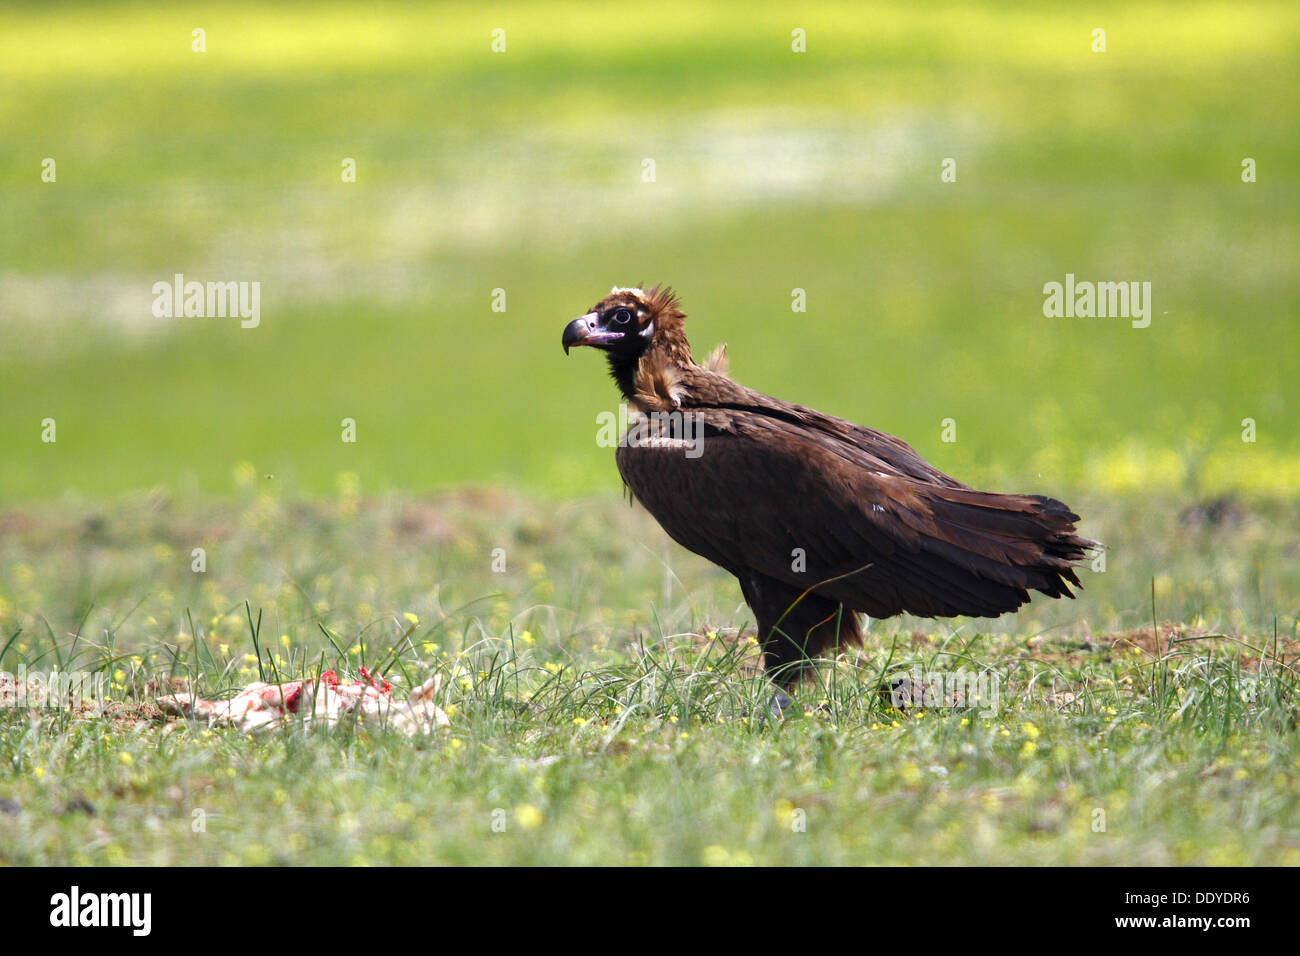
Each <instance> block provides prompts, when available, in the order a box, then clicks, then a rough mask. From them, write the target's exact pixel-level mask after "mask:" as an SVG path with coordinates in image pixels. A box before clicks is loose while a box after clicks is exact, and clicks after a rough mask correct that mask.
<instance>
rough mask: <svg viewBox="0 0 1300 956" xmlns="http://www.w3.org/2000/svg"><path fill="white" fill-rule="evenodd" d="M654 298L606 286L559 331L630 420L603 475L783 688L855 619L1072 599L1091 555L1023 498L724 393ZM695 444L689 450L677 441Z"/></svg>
mask: <svg viewBox="0 0 1300 956" xmlns="http://www.w3.org/2000/svg"><path fill="white" fill-rule="evenodd" d="M684 319H685V315H684V314H683V313H682V311H681V310H680V308H679V307H678V301H677V297H676V296H675V295H674V294H673V292H672V290H670V289H666V288H662V287H659V286H656V287H655V288H653V289H650V290H648V291H642V290H641V289H620V288H616V289H614V290H613V291H612V292H611V293H610V294H609V295H607V296H606V297H605V298H604V299H602V300H601V301H600V302H599V303H598V304H597V305H596V306H595V307H593V308H592V310H591V311H590V312H589V313H588V314H587V315H584V316H582V317H581V318H578V319H574V320H573V321H572V322H570V323H569V325H568V326H567V327H566V328H565V330H564V336H563V344H564V349H565V351H566V352H567V351H568V350H569V348H570V347H572V346H577V345H590V346H595V347H597V348H600V349H602V350H604V352H605V353H606V356H607V358H608V359H609V365H610V373H611V374H612V375H613V377H614V380H615V382H616V383H617V384H618V387H619V391H620V392H622V394H623V397H624V398H625V399H626V400H627V402H628V404H629V406H631V408H632V409H633V410H634V412H635V413H637V414H636V417H635V418H634V420H633V427H632V429H631V430H630V432H629V436H628V438H627V440H626V441H625V442H624V443H623V444H621V445H620V447H619V449H618V452H617V455H616V460H617V462H618V470H619V472H620V473H621V474H622V476H623V481H624V482H625V483H626V484H627V486H628V488H629V489H630V490H631V492H632V494H633V495H634V496H635V497H636V499H637V500H638V501H639V502H641V504H642V505H643V506H645V508H646V509H647V510H648V511H649V512H650V513H651V514H652V515H654V516H655V518H656V519H658V521H659V523H660V524H661V525H662V526H663V528H664V530H665V531H666V532H668V534H669V535H670V536H671V537H672V538H673V539H674V540H675V541H677V542H678V543H679V544H681V545H682V546H683V547H685V548H688V549H689V550H691V551H694V552H695V553H696V554H700V555H703V556H704V557H706V558H708V559H709V560H710V561H713V562H714V563H715V564H718V565H720V566H721V567H723V568H725V569H726V570H728V571H730V572H731V573H732V574H734V575H735V576H736V577H737V579H739V581H740V588H741V591H742V593H743V594H744V596H745V600H746V602H748V604H749V606H750V608H751V609H752V610H753V612H754V616H755V619H756V622H757V625H758V631H759V637H760V641H761V642H762V645H763V652H764V662H765V666H766V668H767V670H768V673H769V674H770V675H772V677H773V678H774V679H775V680H776V682H777V683H778V684H781V685H787V686H788V685H789V684H790V683H792V682H793V681H794V680H795V678H796V677H797V676H798V674H799V672H800V670H801V669H802V668H803V666H804V664H805V663H806V662H807V661H808V660H810V659H815V658H817V657H820V656H823V655H824V654H825V653H827V652H828V651H832V650H833V648H834V647H835V646H837V645H843V644H852V643H859V642H861V640H862V632H861V630H860V629H859V625H858V620H857V616H856V613H855V612H861V613H864V614H868V615H870V616H872V617H889V616H890V615H893V614H899V613H903V612H906V613H909V614H915V615H920V616H923V617H951V616H954V615H959V614H961V615H972V616H978V617H992V616H996V615H999V614H1003V613H1005V612H1007V611H1014V610H1015V609H1016V608H1018V607H1020V606H1021V605H1022V604H1024V603H1026V602H1027V601H1028V600H1029V591H1031V590H1036V591H1041V592H1042V593H1044V594H1047V595H1049V596H1051V597H1073V596H1074V595H1073V594H1072V593H1071V591H1070V587H1069V585H1071V584H1073V585H1076V586H1078V585H1079V578H1078V576H1077V575H1076V574H1075V572H1074V566H1075V565H1076V564H1077V563H1079V562H1080V561H1082V560H1084V559H1085V558H1086V556H1087V554H1088V552H1089V550H1090V549H1093V548H1095V547H1098V545H1097V544H1096V542H1093V541H1089V540H1088V539H1086V538H1082V537H1080V536H1079V535H1077V534H1076V533H1075V527H1074V523H1075V522H1076V521H1078V520H1079V518H1078V515H1076V514H1074V513H1073V512H1071V511H1070V509H1069V508H1067V507H1066V506H1065V505H1063V504H1062V503H1061V502H1059V501H1056V500H1055V499H1052V498H1045V497H1043V496H1041V495H1003V494H993V493H990V492H983V491H975V490H974V489H972V488H968V487H967V486H966V485H963V484H962V483H961V482H959V481H957V480H956V479H954V478H950V477H949V476H948V475H945V474H944V473H943V472H941V471H939V470H938V469H937V468H935V467H933V466H932V465H930V464H929V463H928V462H926V461H925V460H924V459H922V458H921V457H920V456H919V455H918V454H917V453H916V452H915V451H913V450H912V449H911V447H909V446H908V445H907V444H906V443H905V442H902V441H900V440H899V439H897V438H894V437H893V436H892V435H887V434H885V433H884V432H880V431H876V430H875V429H871V428H864V427H862V426H860V425H854V424H853V423H852V422H848V421H844V420H843V419H839V418H833V417H832V416H830V415H823V414H821V413H820V412H817V411H814V410H813V409H810V408H804V407H802V406H800V405H792V404H790V403H788V402H782V401H779V400H778V399H775V398H771V397H769V396H767V395H763V394H761V393H760V392H756V391H754V390H753V389H749V388H745V387H744V386H743V385H738V384H736V383H735V382H733V381H732V380H731V379H729V378H727V376H726V374H725V357H724V356H723V354H722V352H721V350H719V352H717V353H715V354H714V356H711V357H710V359H709V360H708V361H706V362H705V364H704V365H699V364H697V363H696V362H695V360H694V359H693V358H692V357H691V350H690V345H689V344H688V343H687V341H686V334H685V331H684V329H683V320H684ZM693 441H695V442H696V443H695V444H693V443H692V442H693Z"/></svg>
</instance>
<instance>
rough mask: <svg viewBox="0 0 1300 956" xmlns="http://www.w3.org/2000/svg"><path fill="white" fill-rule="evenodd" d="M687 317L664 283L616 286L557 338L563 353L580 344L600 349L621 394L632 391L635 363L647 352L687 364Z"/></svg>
mask: <svg viewBox="0 0 1300 956" xmlns="http://www.w3.org/2000/svg"><path fill="white" fill-rule="evenodd" d="M685 318H686V314H685V313H684V312H682V311H681V309H680V308H678V300H677V294H676V293H675V292H673V290H672V289H671V288H669V287H667V286H659V285H657V286H655V287H653V288H651V289H632V288H623V287H621V286H615V287H614V288H613V289H612V290H610V293H609V295H607V296H605V298H603V299H601V300H600V301H599V302H597V303H596V304H595V305H594V306H592V307H591V309H589V310H588V311H587V314H586V315H582V316H579V317H578V318H576V319H574V320H573V321H572V322H570V323H569V324H568V325H566V326H565V327H564V335H563V336H562V338H561V344H562V345H563V346H564V352H565V354H566V355H567V354H568V352H569V349H571V348H574V347H576V346H579V345H589V346H591V347H592V348H597V349H600V350H601V351H603V352H604V353H605V357H606V358H607V359H608V360H609V369H610V374H611V375H613V376H614V380H615V381H616V382H618V383H619V388H620V389H621V390H622V392H623V394H624V395H625V396H628V397H630V396H631V395H632V394H633V392H634V391H635V386H634V385H633V380H634V378H635V376H636V372H637V368H638V366H639V365H640V364H641V362H642V360H643V359H644V358H646V357H647V356H653V357H654V358H655V359H660V360H666V361H670V362H679V363H682V364H691V347H690V344H689V343H688V342H687V341H686V333H685V331H684V330H683V328H682V323H683V320H684V319H685ZM654 364H658V363H657V362H655V363H654Z"/></svg>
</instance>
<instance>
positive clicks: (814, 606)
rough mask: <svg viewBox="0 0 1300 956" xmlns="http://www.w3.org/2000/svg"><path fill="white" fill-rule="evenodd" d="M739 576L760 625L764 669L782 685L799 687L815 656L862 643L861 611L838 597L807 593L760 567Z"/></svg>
mask: <svg viewBox="0 0 1300 956" xmlns="http://www.w3.org/2000/svg"><path fill="white" fill-rule="evenodd" d="M739 578H740V590H741V592H742V593H743V594H744V595H745V603H747V604H748V605H749V608H750V610H752V611H753V612H754V620H755V622H756V623H757V625H758V635H759V643H760V644H762V647H763V668H764V669H765V670H766V671H767V673H768V676H769V677H771V678H772V680H773V682H775V683H776V685H777V687H779V688H790V687H792V686H794V683H795V681H797V680H798V679H799V677H800V676H801V675H802V674H803V673H804V672H805V671H806V670H808V669H809V667H810V663H809V662H810V661H813V660H816V659H817V658H819V657H825V656H828V655H833V654H834V653H835V648H836V647H837V646H840V645H845V644H860V643H861V642H862V632H861V631H860V630H859V628H858V617H857V615H856V614H855V613H854V612H853V610H852V609H851V608H847V607H844V606H843V605H842V604H840V603H839V602H838V601H833V600H831V599H830V598H826V597H822V596H820V595H818V594H812V593H808V594H805V593H804V592H803V591H802V590H800V589H799V588H797V587H793V586H791V585H789V584H786V583H785V582H784V581H778V580H776V579H775V578H769V577H766V576H765V575H762V574H759V573H758V572H757V571H752V570H746V571H743V572H741V574H740V575H739Z"/></svg>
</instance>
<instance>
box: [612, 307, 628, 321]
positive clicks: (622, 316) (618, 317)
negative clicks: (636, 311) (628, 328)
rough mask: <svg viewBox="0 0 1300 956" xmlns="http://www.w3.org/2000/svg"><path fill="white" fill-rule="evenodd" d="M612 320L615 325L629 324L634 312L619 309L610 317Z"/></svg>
mask: <svg viewBox="0 0 1300 956" xmlns="http://www.w3.org/2000/svg"><path fill="white" fill-rule="evenodd" d="M610 321H611V322H612V323H614V324H615V325H627V324H628V323H629V322H631V321H632V313H631V312H630V311H629V310H627V309H619V310H618V311H617V312H615V313H614V314H613V316H611V317H610Z"/></svg>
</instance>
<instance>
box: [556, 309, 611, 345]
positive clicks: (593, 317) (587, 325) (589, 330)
mask: <svg viewBox="0 0 1300 956" xmlns="http://www.w3.org/2000/svg"><path fill="white" fill-rule="evenodd" d="M622 337H623V333H622V332H609V331H606V330H605V329H602V328H601V327H600V316H599V315H598V314H597V313H595V312H588V313H587V314H586V315H584V316H582V317H581V318H577V319H574V320H573V321H572V322H570V323H569V324H568V325H566V326H565V327H564V337H563V339H562V340H561V344H563V345H564V354H565V355H568V354H569V349H570V348H571V347H573V346H578V345H606V344H608V343H610V342H617V341H618V340H619V339H621V338H622Z"/></svg>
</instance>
